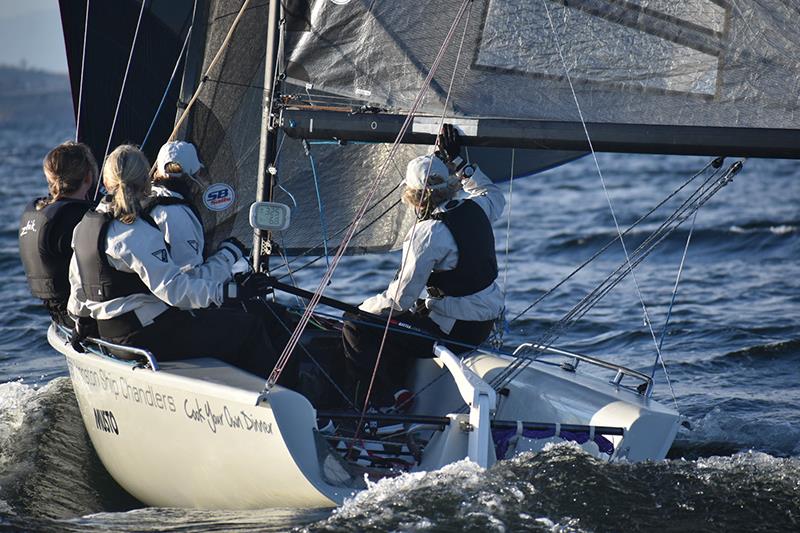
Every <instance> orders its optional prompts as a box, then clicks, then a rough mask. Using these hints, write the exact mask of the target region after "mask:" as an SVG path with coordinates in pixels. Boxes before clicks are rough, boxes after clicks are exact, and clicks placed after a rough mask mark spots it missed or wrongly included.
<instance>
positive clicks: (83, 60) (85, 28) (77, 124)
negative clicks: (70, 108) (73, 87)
mask: <svg viewBox="0 0 800 533" xmlns="http://www.w3.org/2000/svg"><path fill="white" fill-rule="evenodd" d="M91 4H92V0H86V18H85V19H84V21H83V49H82V50H81V81H80V85H79V86H78V112H77V113H76V116H75V142H78V134H79V133H80V131H81V106H82V104H83V76H84V69H85V68H86V42H87V40H88V37H89V6H90V5H91Z"/></svg>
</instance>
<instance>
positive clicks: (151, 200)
mask: <svg viewBox="0 0 800 533" xmlns="http://www.w3.org/2000/svg"><path fill="white" fill-rule="evenodd" d="M154 185H158V186H159V187H164V188H165V189H167V190H170V191H172V192H174V193H178V194H180V195H181V196H183V198H178V197H177V196H150V197H148V198H146V199H145V200H144V201H143V202H142V212H143V213H145V214H146V215H148V216H150V214H151V212H152V211H153V209H154V208H155V207H156V206H158V205H185V206H186V207H188V208H189V210H190V211H191V212H192V214H193V215H194V216H195V217H196V218H197V221H198V222H199V223H200V226H201V227H202V226H203V217H202V216H200V211H198V210H197V208H196V207H195V205H194V204H193V203H192V202H191V201H189V200H188V198H191V194H192V193H191V190H190V189H189V186H188V185H187V184H186V182H185V181H184V180H183V179H181V178H166V179H160V180H158V181H157V182H155V183H154Z"/></svg>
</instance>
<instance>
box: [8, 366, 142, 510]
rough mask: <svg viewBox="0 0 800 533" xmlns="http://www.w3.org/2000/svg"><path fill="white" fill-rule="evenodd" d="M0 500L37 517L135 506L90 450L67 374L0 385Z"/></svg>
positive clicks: (14, 508)
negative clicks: (43, 381)
mask: <svg viewBox="0 0 800 533" xmlns="http://www.w3.org/2000/svg"><path fill="white" fill-rule="evenodd" d="M0 500H2V501H4V502H5V503H6V507H7V508H9V509H11V510H12V511H13V514H16V515H19V516H30V517H35V518H41V519H44V518H64V517H74V516H76V515H82V514H88V513H92V512H97V511H102V510H118V509H123V508H131V507H132V506H135V505H136V502H135V500H133V499H132V498H131V497H130V496H128V495H127V494H126V493H125V492H124V491H122V489H121V488H119V486H117V485H116V483H115V482H114V481H113V480H112V479H111V478H110V476H109V475H108V473H106V471H105V469H104V468H103V467H102V465H101V464H100V461H99V459H98V458H97V456H96V455H95V453H94V449H93V448H92V445H91V442H90V441H89V438H88V435H87V434H86V430H85V429H84V426H83V421H82V419H81V416H80V412H79V411H78V405H77V403H76V401H75V396H74V394H73V392H72V385H71V383H70V381H69V379H67V378H57V379H54V380H52V381H50V382H48V383H47V384H46V385H44V386H43V387H40V388H37V387H35V386H30V385H27V384H25V383H23V382H21V381H12V382H8V383H3V384H0Z"/></svg>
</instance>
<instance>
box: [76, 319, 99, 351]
mask: <svg viewBox="0 0 800 533" xmlns="http://www.w3.org/2000/svg"><path fill="white" fill-rule="evenodd" d="M92 335H97V322H96V321H95V320H94V319H93V318H90V317H88V316H81V317H78V318H77V319H76V320H75V326H74V327H73V328H72V335H70V339H69V344H70V346H72V349H73V350H75V351H76V352H79V353H84V352H86V350H85V349H84V347H83V346H82V345H81V341H83V340H84V339H85V338H86V337H89V336H92Z"/></svg>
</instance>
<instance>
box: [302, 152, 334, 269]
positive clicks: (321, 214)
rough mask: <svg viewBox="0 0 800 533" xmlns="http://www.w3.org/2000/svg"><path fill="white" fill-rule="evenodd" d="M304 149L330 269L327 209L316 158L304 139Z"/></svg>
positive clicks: (326, 258)
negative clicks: (323, 201) (312, 182)
mask: <svg viewBox="0 0 800 533" xmlns="http://www.w3.org/2000/svg"><path fill="white" fill-rule="evenodd" d="M303 149H304V150H305V151H306V155H307V156H308V160H309V162H310V163H311V174H312V175H313V176H314V191H316V193H317V207H318V208H319V224H320V226H322V247H323V249H324V251H325V264H326V265H327V266H328V268H330V266H331V264H330V260H329V259H328V225H327V224H326V223H325V208H324V207H323V205H322V196H321V195H320V192H319V179H317V166H316V165H315V164H314V156H313V155H311V147H310V146H309V145H308V141H306V140H305V139H303Z"/></svg>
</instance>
